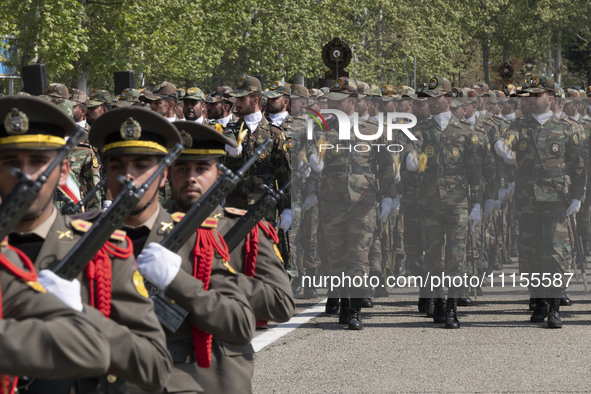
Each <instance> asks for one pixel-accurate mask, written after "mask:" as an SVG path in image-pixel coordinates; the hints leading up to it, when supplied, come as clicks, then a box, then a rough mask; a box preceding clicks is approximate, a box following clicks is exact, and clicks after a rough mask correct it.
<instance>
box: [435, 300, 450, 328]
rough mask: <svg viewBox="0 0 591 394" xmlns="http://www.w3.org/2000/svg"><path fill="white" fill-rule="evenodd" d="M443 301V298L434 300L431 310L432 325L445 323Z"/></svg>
mask: <svg viewBox="0 0 591 394" xmlns="http://www.w3.org/2000/svg"><path fill="white" fill-rule="evenodd" d="M446 316H447V315H446V313H445V300H444V299H443V298H435V305H434V309H433V323H439V324H441V323H445V322H446Z"/></svg>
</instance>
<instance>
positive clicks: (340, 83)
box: [320, 78, 395, 329]
mask: <svg viewBox="0 0 591 394" xmlns="http://www.w3.org/2000/svg"><path fill="white" fill-rule="evenodd" d="M349 95H352V97H355V96H356V95H357V90H356V87H355V85H354V84H353V83H352V81H350V80H348V79H345V78H342V79H340V80H337V81H335V84H334V85H333V89H332V91H331V93H329V95H328V98H329V100H344V99H348V98H349ZM327 123H328V130H327V132H326V133H325V134H324V136H323V137H324V139H325V141H326V143H327V144H332V145H333V146H334V147H337V145H339V144H340V145H343V143H342V141H340V140H339V135H338V134H339V133H338V130H339V125H338V120H337V119H336V118H335V117H332V118H330V119H328V120H327ZM376 131H377V125H376V124H375V123H373V122H362V121H359V132H360V133H361V134H366V135H375V134H376ZM351 134H352V135H351V140H350V141H346V143H345V144H344V145H347V144H349V143H350V145H351V147H353V146H355V144H357V143H363V142H364V141H362V140H358V139H357V138H356V137H355V136H354V134H353V133H351ZM323 160H324V163H325V165H324V169H323V170H322V184H321V192H320V196H321V212H320V217H321V220H320V221H321V222H322V224H323V225H322V232H323V234H322V239H323V245H324V247H325V248H326V256H327V257H328V265H329V270H330V272H331V273H332V274H333V275H338V276H341V274H343V273H344V274H345V275H349V276H351V277H353V276H363V275H364V274H368V273H369V260H368V249H369V247H370V245H371V242H372V239H373V234H374V230H375V225H376V211H375V206H376V204H377V203H378V198H379V197H390V198H391V197H394V195H395V191H394V182H393V180H394V171H393V161H392V155H391V154H390V153H388V152H387V151H386V150H385V149H381V150H380V151H379V152H378V151H377V149H376V148H374V149H370V150H369V151H366V152H357V151H353V149H351V151H349V150H344V151H338V152H337V151H336V149H331V150H327V151H326V153H325V154H324V157H323ZM378 183H379V184H380V186H381V189H380V192H381V193H382V196H378V195H377V194H378V189H377V185H378ZM367 291H368V289H367V288H363V287H361V288H345V287H343V288H342V289H341V294H340V295H341V311H342V314H341V318H342V319H341V318H340V320H339V321H340V322H341V323H345V324H346V323H349V328H350V329H361V328H362V326H361V327H359V325H360V320H359V310H360V307H361V298H362V297H364V296H366V295H367ZM349 298H350V301H349ZM349 302H350V304H349ZM349 308H350V311H351V316H350V317H349V316H346V315H347V314H348V311H349ZM354 320H357V322H356V324H354V323H355V322H354Z"/></svg>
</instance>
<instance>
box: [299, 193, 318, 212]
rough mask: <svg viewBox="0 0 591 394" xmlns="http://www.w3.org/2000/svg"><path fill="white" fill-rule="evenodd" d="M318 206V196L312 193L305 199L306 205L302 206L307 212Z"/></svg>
mask: <svg viewBox="0 0 591 394" xmlns="http://www.w3.org/2000/svg"><path fill="white" fill-rule="evenodd" d="M314 204H316V196H315V195H314V193H310V194H308V195H307V196H306V198H305V199H304V203H303V204H302V211H304V212H305V211H307V210H308V209H310V208H312V207H313V206H314Z"/></svg>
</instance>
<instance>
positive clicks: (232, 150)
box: [224, 144, 242, 157]
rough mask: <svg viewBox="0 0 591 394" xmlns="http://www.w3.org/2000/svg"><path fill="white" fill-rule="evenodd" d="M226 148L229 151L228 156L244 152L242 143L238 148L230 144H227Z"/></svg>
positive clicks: (235, 155)
mask: <svg viewBox="0 0 591 394" xmlns="http://www.w3.org/2000/svg"><path fill="white" fill-rule="evenodd" d="M224 149H225V150H226V152H228V156H230V157H238V156H240V155H241V154H242V144H241V145H238V146H237V147H236V148H234V147H232V146H230V145H226V146H225V147H224Z"/></svg>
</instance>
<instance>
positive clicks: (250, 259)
mask: <svg viewBox="0 0 591 394" xmlns="http://www.w3.org/2000/svg"><path fill="white" fill-rule="evenodd" d="M259 227H260V228H261V230H263V232H264V233H265V235H266V236H267V237H269V238H271V240H272V241H273V242H274V243H279V237H278V236H277V233H276V232H275V229H273V226H271V225H270V224H269V223H267V222H262V221H261V222H259V223H258V224H257V225H256V226H254V228H253V229H252V230H251V231H250V234H248V235H247V236H246V242H245V243H244V254H245V257H244V275H247V276H250V277H251V278H254V271H255V269H256V262H257V255H258V254H259ZM256 323H257V327H265V326H266V325H267V324H268V323H269V322H268V321H266V320H257V322H256Z"/></svg>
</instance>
